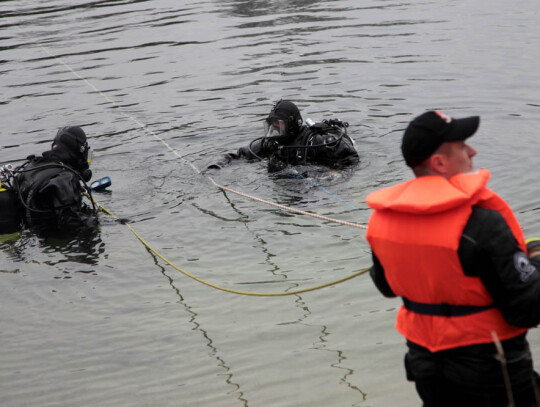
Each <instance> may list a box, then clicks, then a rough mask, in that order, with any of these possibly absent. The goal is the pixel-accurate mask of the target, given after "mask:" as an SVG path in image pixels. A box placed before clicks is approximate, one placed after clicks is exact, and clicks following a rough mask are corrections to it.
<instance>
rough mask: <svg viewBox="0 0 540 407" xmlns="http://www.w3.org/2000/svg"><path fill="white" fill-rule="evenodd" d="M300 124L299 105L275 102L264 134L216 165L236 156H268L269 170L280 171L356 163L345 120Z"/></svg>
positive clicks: (343, 165)
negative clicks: (306, 166)
mask: <svg viewBox="0 0 540 407" xmlns="http://www.w3.org/2000/svg"><path fill="white" fill-rule="evenodd" d="M307 122H308V123H307V124H303V120H302V116H301V115H300V111H299V110H298V107H297V106H296V105H295V104H294V103H292V102H290V101H288V100H280V101H279V102H277V103H276V104H275V105H274V107H273V108H272V110H271V111H270V114H269V115H268V117H267V118H266V119H265V122H264V136H263V137H260V138H257V139H255V140H253V141H252V142H251V143H250V144H249V145H248V146H246V147H242V148H240V149H239V150H238V151H237V152H236V153H228V154H227V155H226V156H225V157H224V158H223V159H222V160H221V161H219V162H218V163H217V164H212V165H210V166H209V167H208V168H209V169H212V168H217V169H219V168H221V167H222V166H224V165H227V164H228V163H230V162H231V161H232V160H235V159H238V158H246V159H250V160H253V159H259V160H262V159H264V158H269V159H270V161H269V166H268V168H269V171H271V172H275V171H279V170H282V169H283V168H285V167H286V166H287V165H307V164H315V165H324V166H327V167H330V168H337V169H340V168H344V167H348V166H352V165H355V164H357V163H358V162H359V157H358V152H357V151H356V149H355V147H354V141H353V140H352V139H351V138H350V137H349V136H348V135H347V126H348V123H346V122H341V121H339V120H337V119H331V120H323V121H322V122H318V123H315V122H313V121H311V120H310V119H308V120H307Z"/></svg>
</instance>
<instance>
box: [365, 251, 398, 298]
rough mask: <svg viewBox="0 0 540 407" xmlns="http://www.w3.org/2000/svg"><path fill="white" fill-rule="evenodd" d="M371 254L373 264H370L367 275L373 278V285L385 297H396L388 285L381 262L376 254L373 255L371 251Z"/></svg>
mask: <svg viewBox="0 0 540 407" xmlns="http://www.w3.org/2000/svg"><path fill="white" fill-rule="evenodd" d="M371 256H372V257H373V266H371V269H370V270H369V275H370V277H371V279H372V280H373V283H374V284H375V287H377V289H378V290H379V291H380V292H381V294H382V295H384V296H385V297H396V294H394V292H393V291H392V289H391V288H390V285H388V281H387V280H386V276H385V274H384V268H383V266H382V264H381V262H380V261H379V259H378V258H377V256H375V253H372V254H371Z"/></svg>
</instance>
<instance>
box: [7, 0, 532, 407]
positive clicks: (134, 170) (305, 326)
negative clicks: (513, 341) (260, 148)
mask: <svg viewBox="0 0 540 407" xmlns="http://www.w3.org/2000/svg"><path fill="white" fill-rule="evenodd" d="M538 18H539V11H538V7H537V3H536V2H533V1H532V0H525V1H522V2H520V4H519V6H516V5H515V4H513V3H511V2H503V1H501V0H495V1H490V2H486V1H477V2H466V1H464V0H460V1H454V2H446V3H441V2H438V1H424V2H398V1H392V0H384V1H382V0H372V1H369V0H368V1H353V0H333V1H332V0H330V1H316V0H292V1H271V2H269V1H258V0H252V1H249V0H228V1H208V0H207V1H198V2H195V1H190V0H184V1H173V0H155V1H141V0H139V1H129V0H123V1H111V0H96V1H86V2H83V1H77V2H73V1H68V0H56V1H35V0H33V1H30V0H26V1H23V0H20V1H16V2H15V1H11V2H2V3H0V30H1V31H0V38H1V42H0V84H1V89H2V95H1V97H0V112H1V117H2V130H1V132H2V135H1V137H2V142H1V143H0V145H1V146H0V161H1V162H2V163H8V162H11V163H14V164H17V163H18V161H17V160H21V159H24V157H26V156H27V155H29V154H36V153H38V154H39V153H41V152H42V151H45V150H47V149H48V148H49V145H50V142H51V140H52V138H53V137H54V135H55V133H56V129H57V128H59V127H61V126H64V125H68V124H78V125H81V126H83V128H84V129H85V130H86V132H87V134H88V135H89V138H90V144H91V146H92V147H93V149H94V150H95V154H94V161H93V167H92V169H93V171H94V174H95V177H101V176H105V175H108V176H110V177H111V179H112V182H113V185H112V188H111V192H108V193H102V194H99V195H98V196H97V197H96V198H97V199H98V200H99V201H100V203H101V204H103V205H104V206H105V207H107V208H108V209H110V210H111V211H112V212H114V213H115V214H116V215H117V216H119V217H123V218H128V219H129V220H130V221H131V224H132V225H133V226H134V227H135V228H136V230H137V231H138V232H139V233H140V234H141V235H142V236H143V237H144V238H145V239H146V240H148V241H149V243H150V244H152V245H153V246H154V247H155V248H156V249H157V250H159V251H160V252H161V253H162V254H163V255H164V256H166V257H167V258H169V259H170V260H171V261H173V262H174V263H175V264H177V265H178V266H179V267H181V268H183V269H185V270H187V271H189V272H190V273H192V274H194V275H196V276H198V277H201V278H203V279H206V280H209V281H211V282H213V283H216V284H219V285H222V286H225V287H229V288H233V289H237V290H247V291H265V292H282V291H291V290H294V289H297V288H302V287H309V286H312V285H317V284H322V283H324V282H327V281H331V280H334V279H337V278H340V277H344V276H346V275H348V274H350V273H351V272H353V271H355V270H358V269H360V268H363V267H366V266H369V264H370V256H369V249H368V247H367V245H366V242H365V240H364V231H363V230H362V229H358V228H352V227H350V226H346V225H341V224H335V223H329V222H325V221H321V220H318V219H314V218H311V217H307V216H302V215H298V214H295V213H291V212H284V211H281V210H279V209H277V208H274V207H271V206H267V205H264V204H261V203H258V202H254V201H252V200H248V199H245V198H242V197H240V196H238V195H235V194H232V193H229V192H222V191H221V190H219V189H217V188H216V187H215V186H214V185H213V184H212V183H211V182H210V180H209V179H208V177H207V176H206V175H202V174H199V173H198V169H203V168H205V167H206V166H207V165H208V164H210V163H212V162H214V161H216V160H218V159H219V158H220V157H221V155H222V154H224V153H226V152H229V151H234V150H235V149H236V148H238V147H240V146H242V145H245V144H247V142H248V141H249V140H251V139H253V138H255V137H259V136H260V135H261V132H262V124H261V120H262V119H263V118H264V117H265V115H266V114H267V113H268V111H269V109H270V107H271V105H272V103H273V102H275V101H276V100H278V99H279V98H281V97H284V98H289V99H292V100H294V101H296V102H297V103H298V105H299V107H300V109H301V111H302V114H303V117H304V118H307V117H311V118H313V119H322V118H330V117H338V118H340V119H342V120H345V121H348V122H349V123H350V128H349V133H350V135H351V136H352V138H353V139H355V141H356V143H357V147H358V149H359V151H360V154H361V160H362V162H361V164H360V166H359V167H358V168H357V169H355V170H354V171H345V172H342V173H327V172H323V171H312V172H311V173H310V175H311V176H310V177H309V178H305V179H298V178H296V179H292V178H280V177H277V176H274V175H269V174H268V173H267V169H266V165H265V163H264V162H261V163H246V162H237V163H233V164H232V165H230V166H229V167H226V168H224V169H222V170H221V171H218V172H214V173H212V174H211V175H212V177H214V179H215V180H216V182H218V183H220V184H221V185H224V186H227V187H230V188H233V189H235V190H239V191H242V192H244V193H248V194H251V195H254V196H257V197H260V198H263V199H266V200H269V201H272V202H276V203H280V204H284V205H288V206H291V207H294V208H296V209H300V210H305V211H312V212H314V213H317V214H321V215H325V216H330V217H334V218H339V219H342V220H346V221H351V222H360V223H363V222H365V221H366V220H367V216H368V215H369V212H368V211H367V210H366V209H365V208H366V206H365V203H364V199H365V196H366V195H367V194H368V193H369V192H370V191H372V190H374V189H376V188H378V187H380V186H382V185H385V184H388V183H394V182H397V181H400V180H403V179H406V178H409V177H410V172H409V171H408V169H407V168H406V167H405V166H404V164H403V163H402V161H401V157H400V152H399V141H400V137H401V133H402V131H403V128H404V127H405V126H406V123H407V122H408V121H409V120H410V119H411V118H412V117H414V116H415V115H417V114H419V113H421V112H422V111H424V110H425V109H433V108H439V109H441V110H443V111H445V112H446V113H448V114H450V115H453V116H456V117H460V116H466V115H474V114H478V115H480V116H482V124H481V129H480V131H479V133H478V134H477V135H476V136H475V137H474V138H473V139H472V144H473V145H474V146H475V147H477V149H478V150H479V154H478V156H477V157H476V165H477V167H486V168H489V169H490V170H491V171H492V173H493V178H492V181H491V183H490V185H491V186H492V187H493V188H494V189H496V190H497V191H498V192H499V193H500V194H501V195H503V196H504V197H505V198H507V200H508V201H509V202H510V203H511V205H512V206H513V207H514V208H515V210H516V211H517V214H518V217H519V220H520V221H521V223H522V225H523V227H524V229H525V232H526V235H528V236H532V235H539V234H540V223H539V222H538V211H539V205H538V202H537V195H538V194H537V188H536V184H537V182H536V178H537V177H536V176H535V175H536V173H535V170H536V167H537V163H538V159H537V157H538V154H539V151H538V145H537V143H536V140H537V136H536V133H537V131H538V127H539V125H538V123H539V122H540V119H539V118H538V114H539V113H540V101H539V100H538V91H537V89H538V88H539V87H540V73H539V72H540V69H539V66H538V65H539V63H538V61H539V60H540V33H539V32H538V30H537V29H536V25H537V21H538ZM101 220H102V222H101V225H100V228H99V230H97V231H96V232H95V233H93V234H91V235H89V236H84V238H81V239H72V238H71V239H70V238H65V239H58V238H56V239H54V238H49V239H43V238H39V237H37V236H35V235H32V234H30V233H28V232H23V233H22V234H21V235H20V236H15V237H12V238H11V239H4V241H2V242H1V243H0V248H1V249H2V250H1V251H0V255H1V266H0V268H1V269H2V271H3V272H2V273H0V280H1V284H0V304H1V308H2V316H1V317H0V322H1V325H0V326H1V328H0V343H1V344H2V345H1V346H0V404H1V405H2V406H25V405H28V406H35V405H39V406H73V405H84V406H89V405H92V406H94V405H95V406H251V407H253V406H265V407H268V406H310V407H312V406H321V407H322V406H366V407H367V406H372V407H377V406H381V407H384V406H404V407H409V406H416V405H419V401H418V399H417V396H416V394H415V391H414V388H413V386H412V384H410V383H407V382H406V380H405V377H404V371H403V367H402V358H403V352H404V343H403V339H402V338H401V337H400V336H399V335H398V334H397V333H396V332H395V331H394V329H393V324H394V318H395V313H396V309H397V307H398V305H399V301H397V300H387V299H384V298H382V297H381V296H380V295H379V293H378V292H377V291H376V290H375V288H374V287H373V285H372V283H371V281H370V279H369V277H367V276H366V275H364V276H360V277H357V278H355V279H353V280H350V281H348V282H346V283H343V284H341V285H337V286H334V287H332V288H326V289H324V290H319V291H316V292H312V293H305V294H300V295H294V296H288V297H277V298H260V297H246V296H238V295H233V294H229V293H224V292H221V291H216V290H214V289H211V288H209V287H207V286H203V285H201V284H199V283H197V282H195V281H193V280H191V279H188V278H187V277H185V276H183V275H182V274H180V273H178V272H177V271H175V270H174V269H173V268H171V267H170V266H168V265H167V264H165V263H164V262H163V261H162V260H160V259H158V258H157V257H156V256H154V255H153V254H151V253H150V252H149V251H147V250H146V249H145V248H144V247H143V246H142V245H141V244H140V243H139V242H138V241H137V240H136V238H135V237H134V235H133V234H132V233H131V232H130V230H129V229H128V228H127V227H125V226H123V225H121V224H118V223H116V222H114V221H113V220H112V219H111V218H110V217H108V216H107V215H105V214H103V215H102V216H101ZM529 336H530V340H531V344H532V347H533V353H534V354H535V357H536V359H537V361H538V360H540V337H539V335H538V332H537V331H536V330H533V331H532V332H531V334H530V335H529ZM537 363H538V362H537Z"/></svg>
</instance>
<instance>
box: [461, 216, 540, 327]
mask: <svg viewBox="0 0 540 407" xmlns="http://www.w3.org/2000/svg"><path fill="white" fill-rule="evenodd" d="M458 254H459V258H460V260H461V264H462V267H463V270H464V272H465V274H466V275H468V276H477V277H480V279H481V280H482V283H483V284H484V285H485V286H486V288H487V290H488V292H489V294H490V295H491V296H492V298H493V301H494V304H495V306H496V307H497V308H499V309H500V310H501V312H502V314H503V316H504V318H505V319H506V320H507V322H509V323H510V324H512V325H516V326H521V327H533V326H536V325H537V324H538V323H539V322H540V275H539V273H538V270H537V268H536V267H535V265H534V264H533V263H535V262H536V260H535V262H531V261H530V259H529V258H528V256H527V255H526V254H525V253H524V252H523V251H522V250H521V249H520V247H519V245H518V242H517V240H516V239H515V237H514V235H513V234H512V231H511V230H510V227H509V226H508V224H507V223H506V221H505V220H504V218H503V217H502V215H501V214H500V213H499V212H497V211H494V210H490V209H486V208H481V207H474V208H473V213H472V215H471V217H470V218H469V221H468V223H467V225H466V226H465V229H464V231H463V237H462V239H461V242H460V247H459V251H458Z"/></svg>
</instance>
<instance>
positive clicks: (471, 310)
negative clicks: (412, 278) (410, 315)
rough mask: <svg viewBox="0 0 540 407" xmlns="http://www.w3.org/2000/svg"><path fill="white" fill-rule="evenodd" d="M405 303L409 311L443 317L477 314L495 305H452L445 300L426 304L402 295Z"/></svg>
mask: <svg viewBox="0 0 540 407" xmlns="http://www.w3.org/2000/svg"><path fill="white" fill-rule="evenodd" d="M402 299H403V305H404V306H405V308H406V309H408V310H409V311H412V312H415V313H417V314H422V315H432V316H441V317H463V316H465V315H471V314H476V313H477V312H482V311H485V310H488V309H490V308H494V305H493V304H491V305H485V306H478V305H452V304H447V303H445V302H443V303H440V304H426V303H423V302H416V301H411V300H409V299H407V298H405V297H402Z"/></svg>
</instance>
